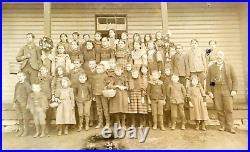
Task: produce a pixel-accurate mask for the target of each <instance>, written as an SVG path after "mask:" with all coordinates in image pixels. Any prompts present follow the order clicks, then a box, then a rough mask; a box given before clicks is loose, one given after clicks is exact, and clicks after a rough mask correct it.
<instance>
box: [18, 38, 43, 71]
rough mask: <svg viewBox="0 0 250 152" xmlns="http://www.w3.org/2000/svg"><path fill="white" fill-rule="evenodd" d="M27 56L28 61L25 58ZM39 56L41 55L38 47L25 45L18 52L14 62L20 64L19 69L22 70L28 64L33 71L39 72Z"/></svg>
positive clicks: (40, 61)
mask: <svg viewBox="0 0 250 152" xmlns="http://www.w3.org/2000/svg"><path fill="white" fill-rule="evenodd" d="M27 54H30V58H29V59H27V58H26V57H25V56H26V55H27ZM41 54H42V52H41V49H40V48H39V47H38V46H36V45H35V44H34V43H33V44H31V45H28V44H26V45H25V46H23V47H22V48H21V50H20V51H19V52H18V54H17V57H16V60H17V62H22V65H21V69H23V68H24V67H25V66H26V64H27V63H28V62H29V64H30V66H31V67H32V68H33V69H35V70H39V66H40V65H41V63H42V60H41Z"/></svg>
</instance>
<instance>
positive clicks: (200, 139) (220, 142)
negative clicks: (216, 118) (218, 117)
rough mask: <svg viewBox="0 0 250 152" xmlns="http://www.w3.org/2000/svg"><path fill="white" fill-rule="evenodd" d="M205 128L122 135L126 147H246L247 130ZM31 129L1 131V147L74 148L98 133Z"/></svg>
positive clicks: (8, 148) (98, 131) (79, 146)
mask: <svg viewBox="0 0 250 152" xmlns="http://www.w3.org/2000/svg"><path fill="white" fill-rule="evenodd" d="M207 129H208V130H207V131H205V132H204V131H196V130H194V129H192V128H191V127H190V126H188V127H187V129H186V130H185V131H182V130H180V129H178V128H177V129H176V130H175V131H171V130H170V129H169V128H168V129H167V130H166V131H160V130H156V131H155V130H150V131H149V135H148V137H147V139H146V142H145V143H140V142H139V140H138V139H128V138H125V139H121V141H120V142H122V143H123V144H124V145H125V146H126V147H127V148H128V149H168V150H170V149H185V150H188V149H248V131H247V130H239V129H238V130H237V133H236V134H230V133H228V132H219V131H217V128H216V127H215V126H210V127H207ZM33 133H34V131H32V132H31V135H29V136H27V137H16V136H15V133H2V149H5V150H10V149H30V150H31V149H56V150H62V149H73V150H77V149H80V148H81V147H82V145H83V144H84V142H86V141H84V139H86V138H87V137H88V136H90V135H95V134H98V133H100V130H96V129H94V128H91V129H90V130H89V131H88V132H86V131H82V132H80V133H79V132H76V131H75V130H71V131H70V133H69V135H63V136H60V137H59V136H57V135H56V131H55V130H54V131H53V132H52V133H51V136H50V137H45V138H33V137H32V135H33Z"/></svg>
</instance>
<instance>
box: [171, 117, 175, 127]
mask: <svg viewBox="0 0 250 152" xmlns="http://www.w3.org/2000/svg"><path fill="white" fill-rule="evenodd" d="M175 128H176V119H175V118H172V126H171V130H175Z"/></svg>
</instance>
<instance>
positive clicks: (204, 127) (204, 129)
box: [201, 120, 207, 131]
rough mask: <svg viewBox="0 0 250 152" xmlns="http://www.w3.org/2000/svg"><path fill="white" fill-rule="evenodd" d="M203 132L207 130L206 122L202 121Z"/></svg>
mask: <svg viewBox="0 0 250 152" xmlns="http://www.w3.org/2000/svg"><path fill="white" fill-rule="evenodd" d="M201 130H203V131H206V130H207V129H206V125H205V122H204V120H202V121H201Z"/></svg>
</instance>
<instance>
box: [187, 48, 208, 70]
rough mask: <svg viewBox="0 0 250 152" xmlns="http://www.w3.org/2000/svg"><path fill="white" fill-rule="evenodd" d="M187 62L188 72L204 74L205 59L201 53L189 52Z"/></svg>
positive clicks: (196, 51) (198, 51)
mask: <svg viewBox="0 0 250 152" xmlns="http://www.w3.org/2000/svg"><path fill="white" fill-rule="evenodd" d="M187 61H188V66H189V70H190V72H205V71H206V70H207V59H206V55H205V53H204V52H203V51H200V50H194V51H193V50H190V51H189V52H188V53H187Z"/></svg>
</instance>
